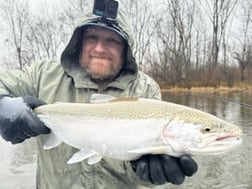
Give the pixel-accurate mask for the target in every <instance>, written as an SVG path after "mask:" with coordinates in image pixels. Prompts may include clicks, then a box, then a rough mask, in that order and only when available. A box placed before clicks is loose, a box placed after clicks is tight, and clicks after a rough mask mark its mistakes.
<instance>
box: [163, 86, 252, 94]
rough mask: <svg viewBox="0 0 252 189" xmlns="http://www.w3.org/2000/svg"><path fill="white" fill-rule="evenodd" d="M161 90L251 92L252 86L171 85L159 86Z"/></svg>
mask: <svg viewBox="0 0 252 189" xmlns="http://www.w3.org/2000/svg"><path fill="white" fill-rule="evenodd" d="M161 92H197V93H198V92H202V93H213V92H251V93H252V86H246V87H218V88H214V87H191V88H190V89H188V88H182V87H181V88H180V87H171V88H165V87H161Z"/></svg>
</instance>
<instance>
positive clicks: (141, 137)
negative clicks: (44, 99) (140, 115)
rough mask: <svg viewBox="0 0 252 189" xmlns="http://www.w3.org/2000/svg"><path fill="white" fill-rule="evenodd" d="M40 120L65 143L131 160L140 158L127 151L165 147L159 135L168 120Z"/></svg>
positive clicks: (69, 118)
mask: <svg viewBox="0 0 252 189" xmlns="http://www.w3.org/2000/svg"><path fill="white" fill-rule="evenodd" d="M40 118H41V119H42V121H44V122H45V124H46V125H47V126H48V127H49V128H50V129H51V131H52V132H53V133H55V135H57V136H58V138H59V139H60V140H62V141H63V142H64V143H66V144H68V145H70V146H73V147H75V148H78V149H83V150H92V151H95V152H96V153H98V154H100V155H102V156H104V157H110V158H114V159H120V160H132V159H136V158H138V157H139V156H141V155H142V154H138V153H129V151H132V150H136V149H144V148H154V147H160V146H164V145H166V144H165V142H164V141H163V136H162V133H163V129H164V127H165V126H166V125H167V124H168V123H167V120H162V119H134V120H125V119H106V118H96V117H73V116H67V115H66V116H65V115H64V116H62V117H57V116H54V117H51V116H50V117H49V116H40ZM167 150H168V148H167ZM150 153H151V152H150ZM153 153H154V152H153ZM155 153H156V152H155ZM160 153H162V152H160Z"/></svg>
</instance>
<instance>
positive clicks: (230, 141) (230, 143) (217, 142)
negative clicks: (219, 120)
mask: <svg viewBox="0 0 252 189" xmlns="http://www.w3.org/2000/svg"><path fill="white" fill-rule="evenodd" d="M241 143H242V138H241V134H227V135H222V136H218V137H217V138H215V139H214V140H212V141H211V142H209V143H208V145H207V146H211V147H215V146H223V148H225V147H227V148H229V147H231V148H232V147H235V146H237V145H240V144H241Z"/></svg>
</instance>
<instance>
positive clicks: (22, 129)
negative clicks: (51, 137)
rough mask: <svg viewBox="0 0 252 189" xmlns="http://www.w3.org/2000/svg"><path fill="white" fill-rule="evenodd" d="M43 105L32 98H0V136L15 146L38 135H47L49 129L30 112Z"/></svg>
mask: <svg viewBox="0 0 252 189" xmlns="http://www.w3.org/2000/svg"><path fill="white" fill-rule="evenodd" d="M44 104H45V102H43V101H41V100H39V99H37V98H36V97H33V96H25V97H17V98H11V97H8V96H6V97H2V98H0V135H1V136H2V137H3V138H4V139H5V140H6V141H10V142H11V143H12V144H17V143H21V142H23V141H24V140H25V139H27V138H30V137H34V136H37V135H39V134H48V133H49V132H50V129H49V128H47V127H46V126H45V125H44V123H43V122H42V121H40V119H39V118H38V117H37V116H36V114H35V113H34V112H33V111H32V109H34V108H36V107H38V106H41V105H44Z"/></svg>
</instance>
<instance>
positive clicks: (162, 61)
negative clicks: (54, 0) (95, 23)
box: [0, 0, 252, 88]
mask: <svg viewBox="0 0 252 189" xmlns="http://www.w3.org/2000/svg"><path fill="white" fill-rule="evenodd" d="M90 4H91V6H92V1H90V0H75V1H70V0H61V1H60V4H55V5H54V6H50V7H49V6H48V5H46V4H44V5H42V6H41V7H40V8H39V10H37V11H35V12H34V11H32V10H31V7H30V4H29V2H28V1H27V0H5V1H4V2H3V3H1V4H0V20H1V23H2V24H1V26H0V28H1V31H2V35H1V36H0V37H1V39H2V41H1V44H2V45H1V46H2V48H1V49H3V50H2V55H1V60H0V64H1V67H3V66H5V67H6V68H7V69H21V70H22V69H23V67H24V65H31V64H34V63H36V62H39V61H41V60H44V59H58V58H59V56H60V54H61V52H62V50H63V48H64V47H65V45H66V44H67V42H68V40H69V39H70V36H71V35H72V31H73V29H74V27H75V25H76V22H77V21H78V19H79V17H80V16H81V15H83V14H84V13H85V11H86V9H87V7H88V6H90ZM120 8H122V9H123V10H124V11H125V12H126V14H127V15H128V17H129V20H130V22H131V24H132V29H133V33H134V39H135V47H134V50H133V53H134V55H135V57H136V60H137V62H138V65H139V69H140V70H142V71H144V72H147V73H149V74H150V75H151V76H152V77H154V79H156V80H157V81H159V83H160V84H163V85H165V86H168V87H173V86H183V87H188V88H190V87H192V86H211V87H218V86H220V85H227V86H230V87H232V86H234V85H235V83H238V82H240V81H241V82H250V81H252V80H251V79H252V75H251V73H252V44H251V37H252V32H251V29H252V26H251V24H252V18H251V16H252V15H251V13H252V2H251V1H250V0H242V1H241V0H157V1H147V0H137V1H136V0H123V1H121V2H120Z"/></svg>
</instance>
